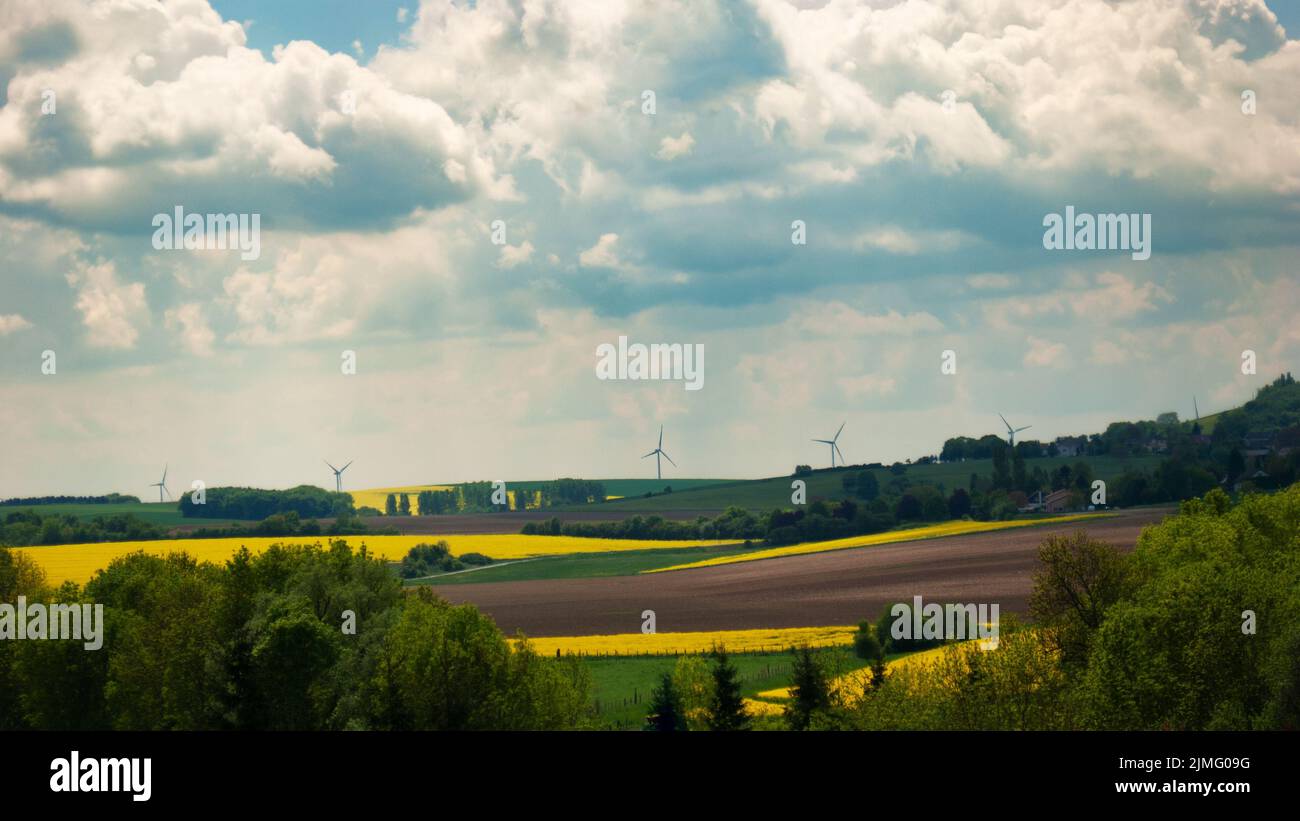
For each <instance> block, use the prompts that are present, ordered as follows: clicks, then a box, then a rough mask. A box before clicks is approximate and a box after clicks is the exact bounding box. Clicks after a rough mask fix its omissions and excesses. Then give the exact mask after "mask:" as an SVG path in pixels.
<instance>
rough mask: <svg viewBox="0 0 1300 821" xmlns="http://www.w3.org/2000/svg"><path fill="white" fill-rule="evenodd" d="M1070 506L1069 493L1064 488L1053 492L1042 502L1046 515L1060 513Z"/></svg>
mask: <svg viewBox="0 0 1300 821" xmlns="http://www.w3.org/2000/svg"><path fill="white" fill-rule="evenodd" d="M1069 506H1070V491H1069V490H1067V489H1066V488H1061V489H1060V490H1054V491H1052V492H1051V493H1050V494H1048V496H1047V498H1046V499H1045V500H1043V509H1044V510H1046V511H1047V512H1048V513H1060V512H1061V511H1063V510H1065V509H1067V508H1068V507H1069Z"/></svg>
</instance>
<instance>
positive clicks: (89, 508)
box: [0, 502, 233, 527]
mask: <svg viewBox="0 0 1300 821" xmlns="http://www.w3.org/2000/svg"><path fill="white" fill-rule="evenodd" d="M28 509H31V510H34V511H36V512H37V513H39V514H41V515H42V516H52V515H59V516H63V515H69V514H70V515H72V516H76V517H77V518H79V519H93V518H95V517H96V516H113V515H116V514H119V513H130V514H133V515H135V516H138V517H140V518H141V519H144V520H145V521H147V522H149V523H150V524H154V525H158V526H159V527H178V526H180V525H198V526H204V527H221V526H223V525H227V524H231V523H232V521H233V520H230V519H186V518H185V517H184V516H182V515H181V511H180V505H179V504H178V503H176V502H163V503H161V504H160V503H158V502H142V503H139V504H137V503H134V502H124V503H121V504H109V505H88V504H59V505H30V506H24V505H5V506H4V507H0V516H4V515H6V514H8V513H12V512H14V511H17V510H28Z"/></svg>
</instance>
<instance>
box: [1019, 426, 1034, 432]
mask: <svg viewBox="0 0 1300 821" xmlns="http://www.w3.org/2000/svg"><path fill="white" fill-rule="evenodd" d="M1032 427H1033V425H1025V426H1024V427H1023V428H1016V433H1020V431H1022V430H1029V429H1030V428H1032Z"/></svg>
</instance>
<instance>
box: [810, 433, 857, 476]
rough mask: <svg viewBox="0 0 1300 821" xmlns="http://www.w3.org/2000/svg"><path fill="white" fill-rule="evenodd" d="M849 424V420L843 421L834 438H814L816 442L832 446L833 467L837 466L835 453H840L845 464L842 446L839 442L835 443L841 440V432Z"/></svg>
mask: <svg viewBox="0 0 1300 821" xmlns="http://www.w3.org/2000/svg"><path fill="white" fill-rule="evenodd" d="M847 424H848V422H847V421H844V422H841V423H840V429H839V430H837V431H835V436H834V438H832V439H814V440H813V441H814V442H821V443H822V444H823V445H830V446H831V467H832V468H834V467H835V454H837V453H839V454H840V464H843V463H844V453H843V452H841V451H840V446H839V445H837V444H835V443H836V442H837V441H839V438H840V433H842V432H843V431H844V426H845V425H847Z"/></svg>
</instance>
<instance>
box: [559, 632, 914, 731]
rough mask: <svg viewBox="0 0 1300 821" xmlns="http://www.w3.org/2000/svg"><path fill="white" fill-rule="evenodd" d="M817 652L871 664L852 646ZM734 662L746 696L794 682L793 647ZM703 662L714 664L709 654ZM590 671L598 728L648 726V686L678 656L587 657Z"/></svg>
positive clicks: (857, 665) (769, 722) (847, 663)
mask: <svg viewBox="0 0 1300 821" xmlns="http://www.w3.org/2000/svg"><path fill="white" fill-rule="evenodd" d="M813 652H814V653H819V654H821V653H840V654H842V656H841V659H842V661H841V663H842V664H843V665H844V672H846V673H847V672H851V671H853V670H860V669H862V668H863V667H868V666H870V664H869V662H866V661H863V660H862V659H859V658H857V657H856V656H854V655H853V651H852V648H849V647H822V648H819V649H815V650H813ZM729 655H730V658H731V663H732V664H734V665H735V666H736V670H737V671H738V672H739V673H740V681H741V684H740V689H741V693H742V694H743V695H744V696H745V697H746V698H753V697H754V696H755V695H757V694H758V693H761V692H763V691H764V690H773V689H775V688H777V687H788V686H789V685H790V684H791V670H790V664H791V662H792V660H793V658H794V655H793V653H792V652H791V651H789V650H786V651H783V652H780V653H733V654H729ZM905 655H908V654H907V653H891V654H889V655H888V656H886V657H885V660H886V661H893V660H894V659H899V658H902V657H903V656H905ZM705 662H706V663H707V664H709V665H710V666H711V665H712V661H711V659H709V658H708V657H705ZM583 663H584V664H586V665H587V669H589V670H590V671H591V684H592V709H593V711H594V712H595V716H594V718H593V721H594V723H595V725H596V726H597V727H600V728H602V729H609V730H640V729H641V728H642V727H643V726H644V725H645V716H646V711H647V710H649V709H650V691H651V690H653V689H654V688H655V687H657V686H658V685H659V677H660V676H662V675H663V674H664V673H667V672H671V671H672V669H673V667H674V666H675V665H676V664H677V659H676V657H672V656H668V657H662V658H612V659H583ZM756 724H757V725H759V726H762V727H764V728H767V727H770V728H772V729H777V728H783V727H784V723H783V722H782V720H781V719H780V718H779V717H777V718H767V719H764V720H762V721H759V722H756Z"/></svg>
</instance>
